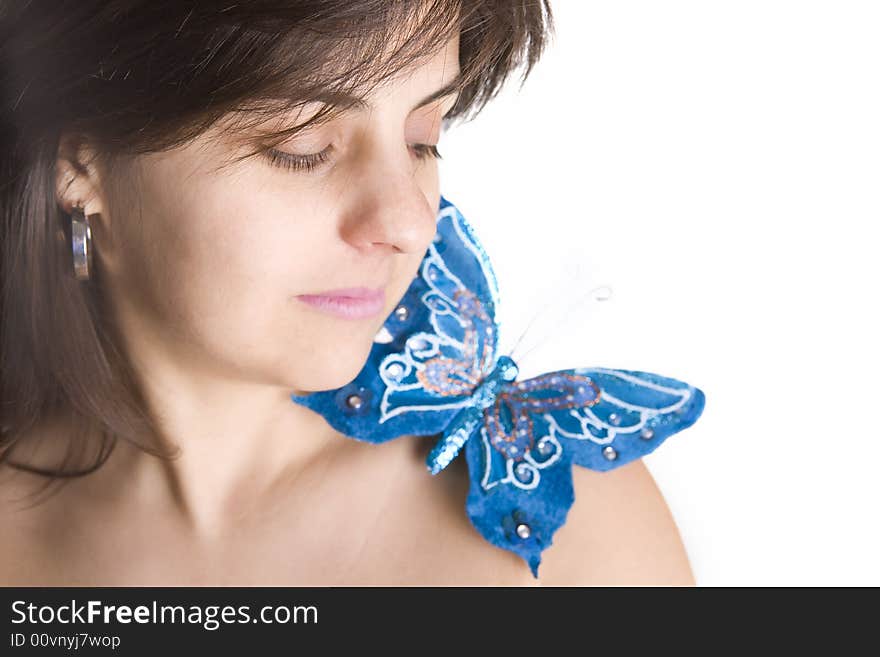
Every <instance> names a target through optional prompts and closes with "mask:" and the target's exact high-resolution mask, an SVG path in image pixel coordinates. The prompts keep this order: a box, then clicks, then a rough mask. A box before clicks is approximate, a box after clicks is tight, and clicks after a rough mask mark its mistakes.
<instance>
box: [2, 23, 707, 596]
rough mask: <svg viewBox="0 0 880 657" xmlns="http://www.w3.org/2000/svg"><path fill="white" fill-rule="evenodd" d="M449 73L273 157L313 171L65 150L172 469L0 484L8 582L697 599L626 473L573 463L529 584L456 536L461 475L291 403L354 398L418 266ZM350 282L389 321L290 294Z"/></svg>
mask: <svg viewBox="0 0 880 657" xmlns="http://www.w3.org/2000/svg"><path fill="white" fill-rule="evenodd" d="M457 62H458V40H457V39H454V40H453V41H451V42H450V43H449V44H448V45H447V46H446V48H445V49H444V50H442V51H441V52H438V53H437V55H436V57H434V58H433V59H432V60H431V61H428V62H425V63H424V64H423V65H421V66H420V67H419V68H417V69H416V70H414V71H412V72H411V74H409V75H406V76H401V77H399V78H395V79H394V80H391V81H390V82H389V84H388V85H386V86H384V87H382V89H381V90H380V91H379V93H377V94H376V95H375V96H374V97H373V98H372V99H371V100H372V105H373V109H372V110H371V111H369V112H366V113H365V112H361V113H357V114H353V115H347V116H344V117H342V118H340V119H339V120H338V121H336V122H334V123H332V124H329V125H327V126H323V127H322V128H321V129H320V130H318V131H316V132H310V133H309V134H306V135H303V136H300V137H298V138H297V139H296V140H294V141H292V142H291V143H289V144H285V145H284V146H283V150H285V151H288V152H291V153H299V154H307V153H313V152H318V151H321V150H322V148H324V147H326V146H327V145H328V144H332V145H333V151H332V157H334V158H335V159H334V160H333V161H332V164H331V165H328V166H327V167H326V168H324V169H321V170H320V171H317V172H314V173H302V172H291V171H282V170H281V169H280V168H278V167H274V165H270V164H267V162H266V161H265V160H263V161H261V160H250V161H245V162H244V163H242V164H240V165H238V166H237V167H235V168H233V169H231V170H226V171H222V172H217V171H216V170H215V169H214V168H213V167H214V166H215V165H216V164H217V160H218V159H219V158H221V157H222V156H223V155H224V154H228V151H224V150H223V149H227V148H231V147H232V146H231V145H230V143H229V142H228V141H227V140H226V139H225V136H224V135H223V134H221V133H217V134H207V135H204V136H203V137H202V138H200V139H199V140H198V141H197V142H195V143H193V144H192V145H189V146H187V147H183V148H180V149H176V150H175V151H172V152H168V153H162V154H152V155H148V156H142V157H141V158H140V159H139V160H138V161H137V162H135V163H134V164H133V165H132V166H131V167H130V168H128V169H127V170H125V171H114V172H107V171H103V170H101V168H100V167H98V166H88V167H86V169H85V170H86V171H87V173H86V174H82V173H80V174H78V175H75V174H74V172H76V171H78V170H79V171H82V169H81V168H78V167H74V166H73V164H72V163H73V162H75V161H80V162H81V161H82V160H83V159H86V158H84V157H83V153H84V151H82V150H81V149H84V148H87V145H86V146H83V145H82V144H78V143H74V142H73V141H70V142H67V141H63V142H62V146H61V148H60V149H59V158H58V173H57V177H58V202H59V204H61V205H62V206H63V207H65V208H67V209H70V207H71V206H72V205H73V204H74V203H75V202H84V203H85V204H86V213H87V214H88V215H89V217H90V221H91V222H92V231H93V241H94V243H95V247H94V248H95V256H96V258H97V259H98V261H99V263H100V267H101V269H102V273H104V276H105V279H106V281H107V282H108V294H109V295H110V300H111V306H112V308H113V312H114V313H115V318H116V320H117V324H118V326H120V327H121V332H122V340H123V342H124V346H125V350H126V353H127V354H129V357H130V358H131V360H132V363H133V367H134V369H135V371H136V372H137V376H138V378H139V382H140V384H141V386H142V388H143V390H144V395H145V397H146V398H147V400H148V404H149V407H150V410H151V411H152V412H153V413H154V415H155V416H156V417H157V418H159V425H160V427H161V433H162V436H161V437H162V438H164V439H165V440H166V441H169V442H170V443H172V444H175V445H178V446H180V448H181V454H180V457H179V458H177V459H174V460H161V459H158V458H156V457H154V456H151V455H149V454H146V453H144V452H142V451H140V450H138V449H136V448H134V447H132V446H130V445H128V444H127V443H125V442H121V443H120V444H119V445H118V447H117V449H116V451H115V452H114V453H113V455H112V457H111V458H110V460H109V461H108V463H107V464H106V465H105V466H104V467H103V468H101V469H100V470H98V471H97V472H95V473H94V474H92V475H89V476H87V477H85V478H82V479H77V480H73V481H71V482H70V483H69V484H68V485H67V486H66V487H65V488H63V489H62V490H61V491H60V492H59V493H58V494H57V495H55V496H54V497H51V498H49V499H48V500H47V501H45V502H44V503H42V504H39V505H37V506H31V507H27V506H26V505H25V503H24V502H23V501H22V499H21V498H22V497H23V496H24V495H26V494H27V493H28V492H30V491H31V490H32V489H33V487H34V486H35V485H36V484H38V483H39V479H38V478H37V477H35V476H34V475H30V474H22V473H17V472H14V471H11V470H9V469H3V470H2V472H0V526H2V527H3V532H2V538H0V583H2V584H6V585H14V584H20V585H108V586H113V585H344V584H348V585H371V584H398V585H408V584H413V585H419V584H422V585H424V584H436V585H442V584H459V585H466V584H473V585H482V584H485V585H517V586H520V585H521V586H534V585H539V584H563V585H567V584H572V585H579V584H607V583H636V584H692V583H693V578H692V575H691V573H690V568H689V566H688V562H687V556H686V554H685V551H684V548H683V546H682V544H681V541H680V539H679V536H678V532H677V530H676V528H675V524H674V522H673V520H672V518H671V516H670V515H669V512H668V509H667V508H666V506H665V504H664V502H663V499H662V496H661V495H660V492H659V490H657V488H656V486H654V483H653V480H652V479H651V477H650V474H649V473H648V471H647V470H646V469H645V467H644V465H643V464H642V463H641V462H635V463H631V464H629V465H627V466H624V467H621V468H619V469H618V470H616V471H613V472H610V473H603V474H599V473H592V472H589V471H586V470H583V469H581V468H575V492H576V497H577V501H576V503H575V506H574V508H573V510H572V513H571V515H570V518H569V521H568V522H567V523H566V525H565V526H564V527H563V528H562V529H561V530H560V531H559V532H558V533H557V537H556V539H555V540H554V545H553V546H552V547H551V548H549V549H548V550H547V551H545V553H544V562H543V564H542V566H541V579H540V580H535V579H534V578H533V577H532V575H531V573H530V571H529V569H528V567H527V566H526V564H525V563H524V562H523V561H522V560H521V559H520V558H519V557H517V556H515V555H513V554H512V553H510V552H508V551H505V550H502V549H500V548H496V547H495V546H493V545H491V544H490V543H488V542H487V541H485V540H484V539H483V538H482V536H480V535H479V534H478V532H477V531H476V530H475V528H474V527H473V526H472V525H470V523H469V521H468V519H467V516H466V515H465V511H464V503H465V497H466V495H467V489H468V478H467V472H466V464H465V463H464V459H463V458H459V459H458V460H457V461H456V463H455V464H453V465H452V466H450V467H449V468H448V469H447V470H446V471H444V472H442V473H440V474H439V475H437V476H436V477H432V476H431V475H429V474H428V473H427V471H426V469H425V466H424V458H425V454H426V453H427V450H428V449H430V446H431V445H430V444H429V442H428V441H426V440H424V439H419V438H416V437H402V438H399V439H396V440H393V441H391V442H389V443H385V444H382V445H371V444H367V443H361V442H358V441H355V440H352V439H350V438H347V437H345V436H342V435H341V434H339V433H338V432H336V431H334V430H333V429H332V428H331V427H330V426H329V425H328V424H327V423H326V422H325V421H324V419H323V418H322V417H320V416H319V415H317V414H315V413H314V412H312V411H310V410H308V409H306V408H304V407H301V406H299V405H296V404H293V403H292V402H291V401H290V399H289V394H290V393H291V392H307V391H314V390H328V389H333V388H336V387H339V386H341V385H344V384H345V383H348V382H349V381H350V380H352V379H353V378H354V376H355V375H356V374H357V373H358V372H359V371H360V369H361V368H362V366H363V364H364V362H365V361H366V359H367V357H368V354H369V350H370V348H371V346H372V339H373V336H375V334H376V332H377V330H378V329H379V328H380V327H381V325H382V323H383V321H384V318H385V317H387V316H388V315H389V314H390V312H391V311H392V310H393V308H394V307H395V306H396V304H397V302H398V301H399V299H400V298H401V297H402V296H403V294H404V292H405V291H406V289H407V287H408V286H409V283H410V281H412V279H413V276H414V275H415V273H416V271H417V268H418V266H419V264H420V262H421V259H422V256H423V254H424V252H425V249H426V248H427V245H428V244H429V243H430V241H431V239H432V238H433V235H434V231H435V217H436V210H437V207H438V204H439V180H438V177H437V167H436V162H434V161H433V160H430V159H428V160H424V159H421V158H419V159H417V158H416V157H415V156H414V155H413V152H412V151H411V150H410V148H409V145H411V144H436V143H437V139H438V138H439V125H440V118H441V117H442V116H443V114H445V113H446V112H447V111H448V110H449V109H450V108H451V107H452V105H453V103H454V100H455V99H454V97H444V98H441V99H439V100H438V101H435V102H433V103H431V104H429V105H428V106H425V107H421V108H416V105H417V104H418V101H419V100H421V99H422V98H424V97H426V96H428V95H429V94H430V93H431V92H433V91H434V90H435V89H437V88H439V87H441V86H443V85H444V84H445V83H446V82H448V81H449V80H451V79H452V78H453V77H454V76H455V74H456V73H457V72H458V67H457V64H456V63H457ZM110 175H118V176H127V177H126V178H125V179H122V180H117V181H115V182H116V184H115V185H108V184H107V183H108V176H110ZM112 189H124V190H128V191H127V194H130V195H131V196H132V197H133V198H134V199H135V201H132V200H131V199H128V198H127V199H122V198H120V197H119V196H118V195H117V196H114V194H113V193H112ZM133 207H136V210H134V209H132V208H133ZM354 285H367V286H371V287H375V286H382V287H384V288H385V289H386V299H387V303H386V307H385V309H384V312H383V313H382V314H381V315H379V316H377V317H375V318H371V319H366V320H343V319H339V318H336V317H331V316H329V315H325V314H323V313H321V312H319V311H317V310H314V309H313V308H311V307H307V306H305V305H303V304H300V303H299V302H298V301H296V300H295V298H294V297H295V296H296V295H298V294H306V293H317V292H321V291H324V290H328V289H334V288H338V287H348V286H354ZM66 433H67V428H66V427H65V425H64V423H63V422H58V423H54V424H52V423H48V422H47V423H45V424H44V425H43V426H40V427H37V428H35V430H34V435H38V436H41V437H45V438H47V441H46V443H45V444H46V445H49V447H48V450H49V451H50V452H51V450H52V449H53V448H52V447H51V446H52V445H59V444H61V441H62V440H63V439H64V437H65V435H66ZM33 458H34V460H35V461H37V462H39V461H40V460H41V459H44V458H46V454H42V453H35V454H34V455H33ZM25 502H26V500H25ZM646 546H647V548H646Z"/></svg>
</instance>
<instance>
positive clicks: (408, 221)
mask: <svg viewBox="0 0 880 657" xmlns="http://www.w3.org/2000/svg"><path fill="white" fill-rule="evenodd" d="M404 150H407V149H404ZM403 156H404V157H406V158H412V156H411V155H410V154H409V153H408V152H405V153H404V154H403ZM384 157H385V158H386V159H385V160H384V161H377V160H379V156H378V155H377V156H376V157H374V158H373V159H372V161H371V162H369V163H366V164H365V167H364V168H366V169H367V170H368V171H367V172H366V173H365V174H364V175H363V176H359V177H358V184H357V186H356V191H355V193H354V194H353V196H352V197H350V198H351V205H350V206H349V208H350V209H349V210H348V212H347V214H346V216H345V218H344V219H343V221H342V227H341V231H342V233H343V238H344V239H345V240H346V241H348V242H349V243H350V244H353V245H355V246H356V247H358V248H360V249H369V248H377V246H382V245H386V246H387V247H388V248H389V249H391V250H393V251H395V252H401V253H419V254H422V253H424V252H425V250H426V249H427V248H428V245H429V244H430V243H431V240H432V239H433V238H434V235H435V234H436V231H437V206H438V205H439V194H437V193H436V192H435V191H433V188H434V187H436V182H429V181H428V180H426V179H425V177H426V176H425V175H422V176H418V175H416V174H415V172H414V171H413V164H412V160H411V159H409V160H403V159H402V158H400V157H397V156H394V157H393V159H392V160H390V161H389V160H388V158H389V156H388V154H387V153H386V154H385V156H384ZM433 196H436V197H437V198H436V199H435V198H433Z"/></svg>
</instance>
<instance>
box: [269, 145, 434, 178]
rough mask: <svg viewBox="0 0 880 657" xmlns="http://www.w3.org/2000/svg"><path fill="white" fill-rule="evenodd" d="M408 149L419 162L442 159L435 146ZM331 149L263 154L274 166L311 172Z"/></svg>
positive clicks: (273, 150) (327, 155)
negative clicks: (301, 152) (304, 153)
mask: <svg viewBox="0 0 880 657" xmlns="http://www.w3.org/2000/svg"><path fill="white" fill-rule="evenodd" d="M410 148H412V150H413V152H414V153H415V156H416V157H417V158H418V159H420V160H425V159H427V158H429V157H430V158H435V159H440V158H442V157H443V156H442V155H440V151H438V150H437V145H436V144H413V145H412V146H411V147H410ZM331 149H332V145H331V146H328V147H327V148H325V149H324V150H323V151H321V152H319V153H309V154H308V155H296V154H294V153H287V152H285V151H279V150H275V149H274V148H270V149H268V150H266V151H265V154H266V157H268V158H269V161H270V162H271V163H272V164H274V165H275V166H279V167H282V168H284V169H289V170H292V171H308V172H311V171H314V170H315V169H317V168H318V167H319V166H321V165H322V164H324V163H325V162H327V161H328V160H329V159H330V157H329V153H330V150H331Z"/></svg>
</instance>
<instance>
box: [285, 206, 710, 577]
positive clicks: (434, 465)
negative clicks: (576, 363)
mask: <svg viewBox="0 0 880 657" xmlns="http://www.w3.org/2000/svg"><path fill="white" fill-rule="evenodd" d="M497 305H498V283H497V280H496V278H495V274H494V272H493V270H492V266H491V263H490V261H489V258H488V256H487V254H486V252H485V250H484V249H483V247H482V246H481V245H480V243H479V241H478V240H477V238H476V236H475V235H474V231H473V228H472V227H471V226H470V224H468V222H467V221H466V220H465V218H464V217H463V216H462V214H461V213H460V212H459V211H458V209H457V208H456V207H455V206H454V205H453V204H452V203H450V202H449V201H448V200H447V199H445V198H444V197H442V196H441V198H440V206H439V211H438V215H437V234H436V236H435V238H434V241H433V243H432V244H431V245H430V246H429V247H428V250H427V252H426V254H425V256H424V259H423V261H422V264H421V267H420V269H419V274H418V275H417V276H416V277H415V279H414V280H413V282H412V284H411V285H410V287H409V289H408V290H407V292H406V293H405V294H404V296H403V298H402V299H401V302H400V304H399V305H398V306H397V308H396V309H395V310H394V312H392V313H391V315H390V316H389V317H388V319H387V320H386V322H385V324H384V326H383V327H382V330H381V331H380V332H379V334H378V335H377V336H376V339H375V342H374V345H373V348H372V350H371V352H370V356H369V358H368V360H367V363H366V365H365V366H364V368H363V369H362V370H361V372H360V373H359V374H358V376H357V377H356V378H355V379H354V381H352V382H351V383H349V384H348V385H345V386H343V387H341V388H338V389H336V390H330V391H321V392H315V393H312V394H307V395H291V399H292V400H293V401H294V402H296V403H298V404H302V405H304V406H306V407H308V408H311V409H312V410H314V411H316V412H318V413H320V414H321V415H323V417H324V418H325V419H326V420H327V422H328V423H329V424H330V425H331V426H332V427H333V428H335V429H336V430H338V431H340V432H341V433H344V434H345V435H347V436H351V437H352V438H356V439H358V440H364V441H368V442H372V443H380V442H384V441H386V440H390V439H392V438H395V437H398V436H402V435H423V436H427V435H433V434H441V437H440V439H439V440H438V442H437V443H436V445H435V446H434V448H433V449H432V450H431V452H430V454H429V455H428V457H427V462H426V465H427V468H428V470H429V472H431V473H432V474H436V473H438V472H440V471H441V470H442V469H443V468H445V467H446V466H447V465H448V464H449V463H450V462H452V460H453V459H455V458H456V456H457V455H458V454H459V453H460V452H461V450H462V449H464V452H465V459H466V461H467V464H468V469H469V473H470V475H469V476H470V488H469V492H468V497H467V502H466V512H467V515H468V518H469V519H470V521H471V523H472V524H473V525H474V527H475V528H476V529H477V530H478V531H479V532H480V533H481V534H482V535H483V537H484V538H485V539H486V540H488V541H489V542H490V543H492V544H494V545H496V546H498V547H501V548H503V549H506V550H510V551H511V552H513V553H515V554H517V555H519V556H520V557H522V558H523V559H524V560H525V561H526V563H527V564H528V566H529V568H530V570H531V572H532V575H533V576H534V577H536V578H537V576H538V566H539V565H540V563H541V553H542V552H543V551H544V550H545V549H547V548H548V547H549V546H550V545H551V544H552V537H553V534H554V533H555V532H556V530H557V529H559V527H561V526H562V525H563V524H564V523H565V519H566V516H567V514H568V510H569V509H570V508H571V505H572V504H573V503H574V490H573V485H572V471H571V467H572V464H577V465H580V466H583V467H586V468H590V469H592V470H598V471H606V470H611V469H613V468H617V467H620V466H621V465H624V464H626V463H629V462H630V461H633V460H634V459H637V458H640V457H642V456H644V455H645V454H648V453H650V452H652V451H653V450H654V449H656V448H657V447H658V446H659V445H660V443H662V442H663V441H664V440H665V439H666V438H668V437H669V436H671V435H672V434H674V433H676V432H678V431H681V430H682V429H686V428H687V427H689V426H691V425H692V424H693V423H694V422H696V420H697V419H698V418H699V416H700V414H701V413H702V411H703V406H704V403H705V397H704V394H703V392H702V391H700V390H699V389H698V388H695V387H693V386H690V385H688V384H686V383H682V382H681V381H677V380H675V379H671V378H668V377H662V376H658V375H656V374H651V373H648V372H639V371H633V370H615V369H608V368H602V367H593V368H583V367H581V368H574V369H567V370H559V371H555V372H548V373H545V374H542V375H540V376H537V377H534V378H531V379H527V380H524V381H517V377H518V375H519V368H518V367H517V364H516V363H515V362H514V360H513V359H512V358H511V357H510V356H508V355H500V354H498V329H499V324H498V322H497V321H496V319H495V312H496V308H497Z"/></svg>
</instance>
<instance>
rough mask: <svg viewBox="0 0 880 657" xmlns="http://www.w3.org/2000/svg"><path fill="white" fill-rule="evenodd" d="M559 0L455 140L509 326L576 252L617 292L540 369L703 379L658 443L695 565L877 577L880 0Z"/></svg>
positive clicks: (445, 142)
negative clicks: (530, 66) (689, 414)
mask: <svg viewBox="0 0 880 657" xmlns="http://www.w3.org/2000/svg"><path fill="white" fill-rule="evenodd" d="M551 1H552V3H553V4H552V7H553V10H554V14H555V16H556V19H557V22H558V23H557V37H556V39H555V40H554V41H553V42H552V43H551V44H550V46H549V48H548V51H547V52H546V55H545V57H544V58H543V59H542V61H541V62H540V63H539V64H538V66H537V68H536V69H535V70H534V72H533V75H532V76H531V77H530V78H529V79H528V81H527V82H526V83H525V85H524V86H523V87H522V89H520V88H519V81H518V80H513V81H512V82H511V83H510V84H508V86H507V87H506V89H505V90H504V92H503V94H502V95H501V96H500V97H499V98H497V99H496V100H495V101H494V102H493V103H490V105H489V106H488V107H487V108H486V109H485V111H484V112H483V114H481V115H480V116H479V117H478V118H477V119H475V120H474V121H472V122H470V123H467V124H460V125H455V126H453V127H452V128H451V129H450V130H449V131H448V132H447V133H446V134H444V136H443V138H442V140H441V143H440V152H441V154H442V155H443V159H442V160H441V169H440V172H441V181H442V187H441V191H442V192H443V193H444V195H445V196H446V197H447V198H448V199H449V200H450V201H452V202H453V203H455V204H456V205H457V206H458V208H459V209H460V210H461V211H462V213H463V214H464V216H465V217H466V218H467V219H468V220H469V221H470V222H471V223H472V224H474V225H475V227H476V230H477V232H478V235H479V236H481V238H482V241H483V243H484V245H485V247H486V249H487V251H488V252H489V255H490V257H491V258H492V259H493V260H494V263H495V268H496V271H497V274H498V279H499V286H500V290H501V309H500V317H501V321H502V329H501V330H502V334H503V336H506V338H507V339H508V340H510V339H512V337H515V335H514V334H517V335H518V333H519V331H521V329H522V328H523V327H524V325H525V318H526V317H528V316H529V313H530V312H532V311H533V310H534V309H535V308H536V302H535V298H534V296H533V295H535V294H537V293H539V291H540V290H541V289H544V288H546V287H547V286H550V285H552V284H553V282H554V281H555V280H558V279H559V277H560V276H563V277H564V276H570V275H571V273H572V269H571V267H572V266H573V265H574V264H578V263H579V264H580V265H581V272H582V274H583V276H582V277H581V278H580V279H577V284H578V285H579V286H580V287H581V289H583V290H588V289H589V288H590V287H592V286H599V285H603V284H604V285H609V286H610V287H611V288H612V291H613V294H612V297H611V298H610V299H609V300H607V301H604V302H601V303H598V302H592V303H587V304H586V305H584V304H582V305H581V307H582V310H581V313H580V314H579V315H578V316H576V317H575V318H574V319H573V320H572V321H570V322H568V324H566V325H565V327H567V328H563V329H560V332H559V333H558V334H552V336H551V337H548V338H547V339H546V340H544V341H543V342H541V343H540V344H541V346H540V347H539V348H538V349H537V350H535V351H533V352H532V353H531V354H530V355H529V357H528V362H526V361H524V362H523V375H524V376H533V375H535V374H538V373H539V372H541V371H546V370H549V369H557V368H564V367H575V366H590V365H600V366H606V367H615V368H625V369H637V370H645V371H652V372H656V373H658V374H662V375H666V376H671V377H674V378H678V379H681V380H684V381H687V382H689V383H691V384H693V385H696V386H698V387H700V388H701V389H702V390H703V391H704V392H705V393H706V397H707V403H706V409H705V411H704V413H703V416H702V417H701V419H700V420H699V421H698V422H697V423H696V424H695V425H694V426H693V427H691V428H689V429H687V430H685V431H683V432H681V433H679V434H676V435H675V436H672V437H671V438H669V439H668V440H667V441H666V442H665V443H664V444H663V445H662V446H661V447H660V448H659V449H658V450H657V451H656V452H654V453H652V454H650V455H648V456H647V457H645V463H646V464H647V465H648V467H649V469H650V470H651V472H652V473H653V475H654V477H655V479H656V480H657V482H658V484H659V485H660V488H661V489H662V491H663V493H664V495H665V497H666V500H667V502H668V503H669V506H670V508H671V510H672V512H673V514H674V516H675V518H676V522H677V523H678V526H679V529H680V530H681V533H682V537H683V539H684V542H685V544H686V546H687V549H688V554H689V556H690V559H691V563H692V565H693V568H694V572H695V576H696V579H697V584H699V585H734V586H736V585H867V584H871V585H880V522H878V516H880V514H878V508H877V506H878V502H880V485H878V475H877V468H878V460H880V459H878V457H880V428H878V426H880V424H878V421H877V420H876V419H875V413H876V411H877V409H878V407H880V404H878V402H877V401H876V398H877V396H878V394H880V391H878V386H877V384H876V379H875V373H876V372H877V371H878V365H880V362H878V361H880V359H878V348H877V346H876V344H877V336H878V335H880V330H878V329H880V326H878V320H877V312H876V311H875V308H876V306H877V305H878V295H877V292H876V286H877V282H878V281H880V276H878V269H880V267H878V264H877V260H878V253H877V251H878V241H877V239H876V235H877V230H876V229H877V225H878V220H880V189H878V181H880V84H878V83H880V75H878V69H880V39H878V38H877V35H878V34H880V3H877V2H854V1H846V0H836V1H833V2H832V1H830V0H828V1H824V2H811V1H808V0H799V1H797V2H794V1H781V0H738V1H737V2H719V1H712V2H707V1H706V0H701V1H700V0H692V1H687V2H685V1H681V0H676V1H671V0H668V1H666V2H649V1H645V0H642V1H632V0H627V1H623V0H614V1H610V0H609V1H605V2H585V1H580V0H551ZM565 263H568V265H567V267H568V269H564V268H563V267H565V266H566V264H565ZM569 280H572V279H569ZM502 340H504V337H502ZM609 503H613V500H609Z"/></svg>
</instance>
